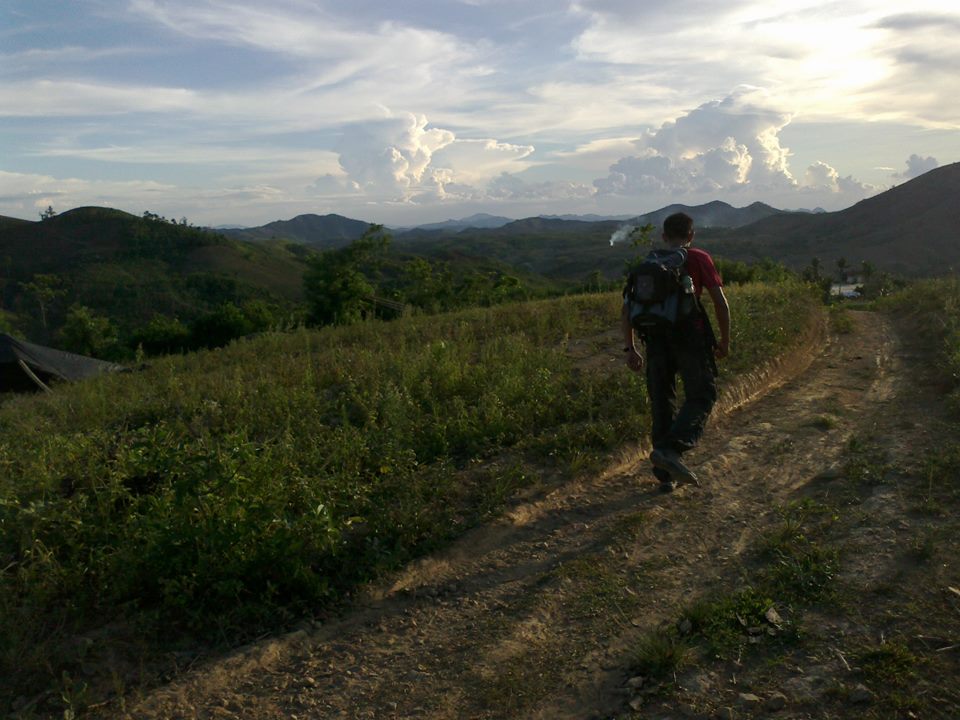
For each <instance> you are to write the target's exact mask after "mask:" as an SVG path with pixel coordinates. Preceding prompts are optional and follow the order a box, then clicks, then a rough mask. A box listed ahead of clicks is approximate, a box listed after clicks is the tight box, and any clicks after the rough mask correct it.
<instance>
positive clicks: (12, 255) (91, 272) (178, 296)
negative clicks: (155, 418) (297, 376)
mask: <svg viewBox="0 0 960 720" xmlns="http://www.w3.org/2000/svg"><path fill="white" fill-rule="evenodd" d="M0 228H2V232H0V259H2V264H0V288H2V293H3V302H4V306H5V307H7V308H20V309H23V310H24V311H25V312H26V309H29V308H32V306H28V305H27V304H26V303H27V298H26V295H25V293H24V290H23V285H22V284H23V283H27V282H30V281H31V280H32V279H33V278H34V277H35V276H36V275H38V274H43V275H53V276H56V278H57V280H58V282H59V287H60V288H61V289H62V291H63V293H64V294H63V296H62V297H61V298H60V299H59V300H58V301H57V303H56V304H57V305H58V306H59V307H60V309H61V311H62V310H63V309H64V308H66V307H68V306H69V305H71V304H73V303H79V304H82V305H85V306H88V307H90V308H92V309H94V310H96V311H98V312H100V313H102V314H104V315H107V316H109V317H111V318H113V319H116V320H119V321H120V322H121V324H122V323H124V322H126V323H131V322H140V321H143V320H146V319H149V318H150V317H152V316H153V315H154V314H156V313H160V314H167V315H178V316H180V317H182V318H189V317H190V316H192V315H195V314H196V313H197V312H200V311H202V310H203V309H205V308H208V307H210V306H211V305H214V306H215V305H216V304H217V303H219V302H222V301H225V300H232V301H234V302H242V301H244V300H246V299H252V298H262V299H266V300H271V301H276V302H294V301H297V300H299V298H300V297H301V295H302V275H303V271H304V267H305V265H304V262H303V254H304V253H303V252H302V249H301V248H296V247H289V246H285V245H283V244H282V243H276V242H274V243H259V244H250V243H245V242H242V241H238V240H232V239H228V238H226V237H224V236H223V235H222V234H218V233H213V232H209V231H205V230H201V229H198V228H194V227H188V226H185V225H180V224H176V223H170V222H166V221H164V220H161V219H156V218H155V219H145V218H139V217H137V216H135V215H131V214H129V213H125V212H122V211H120V210H113V209H108V208H98V207H84V208H76V209H74V210H69V211H67V212H64V213H61V214H60V215H57V216H54V217H52V218H50V219H47V220H44V221H38V222H29V221H19V222H14V223H2V224H0Z"/></svg>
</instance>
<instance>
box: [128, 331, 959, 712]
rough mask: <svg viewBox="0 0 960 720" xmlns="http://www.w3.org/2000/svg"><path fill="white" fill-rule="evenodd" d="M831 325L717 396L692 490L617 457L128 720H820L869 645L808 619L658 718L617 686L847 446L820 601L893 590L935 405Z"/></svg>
mask: <svg viewBox="0 0 960 720" xmlns="http://www.w3.org/2000/svg"><path fill="white" fill-rule="evenodd" d="M850 317H851V318H852V320H853V328H852V331H850V332H848V333H844V334H837V333H834V332H828V335H829V337H828V338H827V339H826V340H825V341H823V342H820V343H819V344H818V350H817V352H816V353H811V354H809V356H802V355H798V356H797V357H796V358H795V359H796V360H797V361H798V363H797V366H794V367H791V368H781V369H782V370H783V371H784V372H786V373H787V374H788V375H790V376H791V377H788V379H786V380H785V381H784V382H782V383H779V384H778V383H772V381H773V380H775V379H776V378H775V377H769V378H761V379H758V382H759V381H761V380H762V381H763V382H764V383H767V385H768V387H767V389H766V390H765V392H764V393H763V394H762V395H761V396H760V397H758V398H757V399H755V400H753V401H751V402H745V400H746V397H745V396H746V395H748V394H749V393H748V392H746V391H744V392H741V393H739V394H738V393H737V392H733V393H728V395H727V400H726V408H725V409H724V411H723V412H720V413H718V414H717V417H716V418H715V419H714V420H713V421H712V424H711V426H710V428H709V430H708V432H707V435H706V436H705V438H704V442H703V443H702V445H701V446H700V447H699V448H698V449H697V450H696V451H695V452H694V453H692V454H691V455H690V456H689V458H690V464H691V466H692V467H693V468H694V469H695V470H696V471H697V472H698V474H699V475H700V476H701V477H702V478H703V479H704V482H703V486H702V487H701V488H695V487H689V486H683V487H681V488H680V489H679V490H678V491H677V492H675V493H673V494H670V495H664V494H661V493H659V492H658V491H657V489H656V485H655V483H654V482H653V480H652V478H651V477H650V476H649V475H648V468H647V464H646V462H645V461H644V460H643V459H642V457H643V455H644V453H645V449H644V448H643V447H640V448H637V449H635V450H633V451H632V452H631V453H630V454H629V456H625V457H624V458H623V460H622V462H620V463H618V464H617V465H616V466H615V467H612V468H610V469H609V470H608V471H607V472H606V473H604V474H603V475H602V476H600V477H594V478H590V479H587V480H582V481H577V482H571V483H569V484H566V485H564V486H562V487H557V488H554V489H552V490H551V491H550V492H548V493H545V494H544V495H542V496H541V497H533V498H527V499H526V500H525V501H523V502H520V503H518V504H517V505H516V506H515V507H512V508H511V509H510V511H509V512H508V513H507V514H506V515H505V516H504V517H503V518H502V519H501V520H500V521H497V522H495V523H492V524H489V525H486V526H484V527H481V528H478V529H476V530H474V531H472V532H471V533H470V534H469V535H467V536H466V537H464V538H463V539H462V540H461V541H459V542H457V543H456V545H454V546H453V547H452V548H451V549H449V551H447V552H444V553H442V554H440V555H437V556H434V557H431V558H429V559H426V560H424V561H422V562H420V563H418V564H416V565H415V566H414V567H411V568H409V569H408V570H407V571H406V572H404V573H403V574H402V575H400V576H399V577H397V578H396V579H395V582H393V583H392V584H391V585H390V586H389V587H383V588H380V589H379V590H378V591H374V593H372V595H371V597H369V598H368V599H366V600H365V601H364V602H363V603H362V605H361V607H358V608H357V609H356V610H354V611H352V612H351V613H350V614H349V615H347V616H346V617H344V618H342V619H340V620H337V621H334V622H329V623H326V624H324V625H322V626H310V627H305V628H304V629H302V630H300V631H298V632H296V633H293V634H291V635H288V636H285V637H282V638H278V639H274V640H268V641H264V642H262V643H259V644H256V645H254V646H251V647H249V648H245V649H244V650H242V651H240V652H237V653H235V654H234V655H233V656H232V657H229V658H225V659H220V660H218V661H216V662H211V663H209V664H208V665H207V666H205V667H201V668H197V669H195V670H193V671H191V672H188V673H186V674H184V675H183V676H181V677H179V678H177V679H176V680H175V681H174V682H173V683H172V684H170V685H169V686H167V687H164V688H161V689H159V690H157V691H154V692H152V693H151V694H150V695H148V696H147V697H144V698H141V699H139V700H138V701H136V702H131V703H130V704H129V705H128V708H127V710H128V716H129V717H135V718H181V717H190V718H192V717H199V718H230V717H238V718H239V717H242V718H301V719H302V718H431V719H440V720H442V719H450V720H454V719H458V720H459V719H463V718H497V719H506V718H543V719H544V720H546V719H549V720H558V719H563V718H569V719H571V720H572V719H576V720H585V719H589V718H609V717H634V716H635V717H665V718H666V717H705V718H709V717H730V718H733V717H753V716H754V713H755V712H756V714H757V716H765V715H764V712H767V711H771V707H772V706H770V705H769V704H768V705H764V706H761V705H756V706H752V705H751V704H750V703H752V702H754V700H753V698H756V700H757V702H760V701H762V700H764V699H769V698H770V697H771V696H774V695H776V697H778V698H780V697H782V698H783V701H782V702H780V701H779V700H778V701H777V707H776V708H773V709H775V710H776V711H777V712H778V713H779V714H778V715H777V716H778V717H791V718H794V717H795V718H800V717H832V715H829V714H823V715H820V714H817V711H814V710H812V709H811V708H812V707H816V706H817V704H818V703H819V702H820V700H822V697H821V696H819V695H817V692H818V690H817V688H818V687H820V686H821V685H822V686H824V687H826V686H827V685H830V684H831V682H832V683H833V685H832V686H833V687H834V688H836V677H839V676H845V675H849V674H850V673H853V672H854V670H855V668H851V667H850V663H849V662H848V660H847V655H845V654H844V651H842V647H843V645H842V643H851V642H853V641H854V640H858V641H859V640H863V641H864V642H866V641H868V640H871V639H872V638H874V637H875V636H876V634H877V633H878V632H880V631H879V630H878V629H877V628H876V627H875V626H874V624H875V623H876V622H878V621H877V619H876V617H873V616H871V615H870V614H869V613H863V614H862V616H861V617H859V618H858V619H857V620H852V619H850V618H849V617H848V618H842V619H841V618H837V617H814V616H813V615H812V614H810V613H808V615H807V616H806V617H805V618H802V619H801V621H802V622H803V623H805V624H806V625H807V626H808V628H811V635H812V636H813V639H812V640H811V641H810V642H811V643H812V644H811V645H808V646H806V648H805V650H804V653H805V654H804V655H803V657H802V658H799V659H796V660H795V662H794V663H793V664H791V663H783V664H781V665H779V666H777V667H776V668H775V669H771V668H766V669H763V668H759V667H752V666H751V665H750V664H749V663H746V664H742V663H734V664H733V665H731V664H730V663H729V662H727V663H720V662H716V663H709V662H704V663H701V664H700V665H699V666H698V667H695V668H693V669H691V670H690V672H689V673H687V674H686V675H685V676H683V677H679V678H677V679H676V680H677V689H675V690H674V692H673V693H672V694H671V695H670V696H669V697H668V698H663V697H660V696H657V695H652V696H651V697H650V698H649V699H646V698H645V697H644V696H643V695H642V693H640V690H639V687H640V686H639V682H640V681H634V682H633V683H630V680H631V674H632V673H631V669H630V668H631V663H632V662H633V658H634V656H635V653H636V647H637V643H638V642H639V641H640V639H641V638H642V637H644V636H645V635H647V634H649V632H650V631H651V630H653V629H655V628H657V627H658V626H660V625H661V624H662V623H670V622H673V621H674V620H675V619H676V618H677V617H678V613H679V610H680V608H682V607H683V606H685V605H687V604H689V603H690V602H691V601H693V600H695V599H697V598H700V597H704V596H706V595H708V594H710V593H717V592H725V591H726V592H732V591H734V590H736V589H737V588H738V587H739V585H740V583H741V582H742V581H743V580H742V578H743V575H744V567H745V565H746V564H747V563H748V562H749V560H748V559H747V557H746V553H747V551H748V549H749V548H750V547H751V546H752V545H753V544H754V543H755V541H756V540H757V538H758V537H760V536H761V535H762V534H763V533H764V532H767V531H769V529H770V528H772V527H774V525H775V524H776V523H777V522H779V521H780V519H781V518H780V515H779V514H778V512H777V507H778V506H780V505H783V504H784V503H788V502H790V501H792V500H797V499H798V498H802V497H810V496H814V495H815V496H817V497H819V498H824V497H830V496H831V493H833V494H834V495H837V493H839V492H840V491H839V488H840V485H841V484H842V483H843V482H844V477H843V469H842V468H843V466H844V462H845V457H846V455H845V454H846V453H848V452H849V447H850V441H851V439H852V438H860V439H865V440H864V441H867V440H869V441H870V442H875V443H878V444H880V445H882V446H883V448H884V452H885V453H886V456H885V457H886V458H887V460H886V461H885V467H886V468H887V473H888V475H889V477H887V478H886V479H884V478H880V479H878V481H877V483H876V485H875V486H874V487H872V488H871V489H870V490H869V492H865V493H860V494H859V495H857V497H856V498H854V499H850V497H847V496H844V497H845V500H844V503H846V504H845V508H848V509H849V513H847V512H846V511H845V516H846V518H847V519H848V520H849V522H848V525H849V527H847V529H846V530H844V531H843V533H842V534H841V536H839V537H840V538H841V540H840V542H842V544H843V546H844V548H845V549H846V550H851V549H853V550H858V549H859V551H857V552H846V551H845V552H844V555H843V557H844V558H845V559H844V564H843V569H842V571H841V573H840V577H839V578H838V582H840V583H843V584H844V587H845V588H847V589H848V590H851V591H852V592H855V593H864V594H865V596H869V594H870V593H871V592H872V591H873V589H874V588H875V587H876V586H878V585H879V584H882V583H884V582H888V581H889V580H890V578H891V577H894V576H895V575H896V573H902V572H904V569H903V567H902V563H903V557H902V555H901V554H900V553H898V552H897V551H896V549H897V548H898V547H900V545H901V543H902V542H903V541H904V538H905V537H906V536H908V535H910V534H911V533H913V532H914V531H917V532H919V530H920V524H921V523H920V522H919V521H917V522H914V521H912V520H911V519H910V514H909V508H908V507H906V505H905V504H907V503H908V500H906V499H905V498H904V494H903V493H902V492H899V490H897V488H899V487H900V486H899V485H898V483H900V482H906V481H907V480H906V478H908V476H910V475H911V473H915V471H916V467H917V462H918V461H917V453H918V452H919V450H918V449H922V448H923V447H926V446H928V445H930V444H931V443H932V442H933V441H934V436H935V434H936V432H937V427H939V425H938V424H939V423H940V422H941V421H942V420H941V418H940V417H939V415H938V413H939V410H937V409H936V408H937V407H938V404H937V403H938V401H937V399H936V398H937V390H938V389H937V387H936V386H935V385H934V384H932V383H928V382H925V381H923V380H922V378H923V375H922V373H920V374H917V373H918V372H919V371H917V369H916V368H915V367H914V366H915V365H917V363H918V358H916V357H914V356H912V355H911V353H910V352H909V351H908V349H907V347H908V346H907V345H905V343H904V342H903V340H902V339H901V336H900V335H899V334H898V333H897V332H895V330H894V328H893V326H892V325H891V322H890V321H889V320H888V319H886V318H885V317H884V316H882V315H879V314H873V313H850ZM615 360H616V361H617V362H620V358H615ZM611 362H612V360H611ZM905 368H909V369H910V372H906V371H905ZM917 378H921V381H919V382H918V380H917ZM771 383H772V387H771ZM754 389H756V388H755V387H754ZM735 405H742V407H740V408H739V409H737V408H733V407H732V406H735ZM891 468H893V469H892V470H891ZM891 488H894V489H891ZM854 504H855V505H856V507H855V508H854ZM871 504H872V505H871ZM864 508H866V509H867V510H869V513H868V512H866V511H865V510H864ZM864 518H869V522H868V521H866V520H864ZM933 522H936V521H935V520H930V521H929V522H927V521H926V520H924V521H923V523H922V524H923V529H924V532H930V528H931V527H933V526H932V525H930V523H933ZM954 557H955V555H954ZM934 573H935V575H936V577H935V578H934V584H935V585H937V586H938V587H937V589H936V592H937V593H940V592H941V588H940V586H942V587H947V586H950V585H951V584H952V585H953V586H954V587H955V586H957V585H960V583H958V582H957V566H956V564H955V563H954V561H953V560H952V559H949V558H948V559H945V561H944V563H942V567H941V563H939V562H938V563H937V568H936V569H935V570H934ZM932 592H933V590H932ZM937 599H938V600H942V597H941V596H940V595H938V596H937ZM878 607H879V606H878ZM948 609H949V608H948ZM954 630H956V628H951V629H950V631H951V632H953V631H954ZM818 633H819V634H820V635H822V642H821V643H820V645H822V646H823V651H822V653H821V652H820V650H819V649H818V648H820V645H818V644H817V639H816V638H817V636H818ZM861 636H862V637H861ZM828 647H829V648H832V649H836V650H837V652H836V653H833V652H832V650H831V651H828V650H827V649H826V648H828ZM835 676H836V677H835ZM850 677H851V680H850V683H849V685H850V687H854V686H856V683H854V682H853V680H854V678H853V676H850ZM820 680H822V681H823V682H819V681H820ZM818 683H819V684H818ZM841 687H846V686H845V685H843V681H842V679H841ZM798 688H799V689H798ZM823 692H826V690H823ZM866 692H867V693H868V695H867V696H866V699H865V700H864V702H870V699H871V698H870V695H869V691H866ZM944 692H945V693H947V694H949V693H948V691H944ZM745 697H746V698H747V699H744V698H745ZM949 700H950V698H949V697H947V698H946V699H945V700H944V702H947V701H949ZM631 703H632V705H631ZM761 707H764V708H766V710H764V711H763V712H761V710H760V709H758V708H761ZM632 713H636V714H635V715H633V714H632ZM723 713H726V714H723Z"/></svg>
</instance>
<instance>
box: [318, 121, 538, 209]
mask: <svg viewBox="0 0 960 720" xmlns="http://www.w3.org/2000/svg"><path fill="white" fill-rule="evenodd" d="M337 150H338V152H339V154H340V166H341V168H342V170H343V174H344V178H345V179H346V180H347V181H349V182H351V183H354V184H355V186H356V187H358V188H360V189H361V190H362V191H363V192H364V193H365V194H366V195H367V196H369V197H371V198H381V199H388V200H392V201H401V202H414V203H428V202H442V201H451V200H481V199H483V198H484V197H485V196H486V195H485V193H484V192H483V191H482V190H479V189H478V188H480V187H482V186H483V185H484V184H485V183H487V182H488V181H489V180H490V178H492V177H495V176H497V175H499V174H501V173H506V172H507V171H508V170H509V171H520V170H523V169H525V168H526V167H527V166H528V163H527V162H526V159H527V158H528V157H529V156H530V155H531V154H532V153H533V151H534V148H533V146H532V145H516V144H512V143H504V142H499V141H497V140H494V139H484V140H473V139H464V140H459V139H457V138H456V136H455V135H454V133H453V132H452V131H450V130H445V129H442V128H436V127H429V123H428V121H427V118H426V116H424V115H416V114H412V113H404V114H400V115H397V116H396V117H388V118H384V119H382V120H377V121H370V122H365V123H356V124H353V125H350V126H348V127H347V128H345V130H344V132H343V135H342V138H341V140H340V142H339V143H338V146H337Z"/></svg>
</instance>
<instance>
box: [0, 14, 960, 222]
mask: <svg viewBox="0 0 960 720" xmlns="http://www.w3.org/2000/svg"><path fill="white" fill-rule="evenodd" d="M958 67H960V5H958V4H957V3H956V2H955V0H915V2H912V3H910V4H909V5H907V6H905V5H904V4H903V3H902V2H893V1H892V0H864V1H860V0H844V1H840V2H825V1H813V0H793V1H792V2H779V1H776V0H775V1H773V2H771V1H769V0H767V1H766V2H758V1H756V0H731V1H730V2H726V3H711V2H704V0H670V2H667V1H666V0H649V1H646V0H524V1H523V2H518V1H516V0H404V2H387V1H386V0H352V1H351V2H349V3H342V2H333V1H332V0H272V2H270V3H264V2H260V1H259V0H0V214H2V215H9V216H14V217H21V218H26V219H31V220H35V219H37V218H38V215H39V212H40V211H42V210H43V209H45V208H46V207H47V206H48V205H52V206H53V207H54V209H55V210H57V211H62V210H67V209H70V208H72V207H77V206H81V205H104V206H109V207H116V208H119V209H122V210H127V211H129V212H133V213H135V214H141V213H142V212H143V211H144V210H150V211H152V212H156V213H159V214H161V215H166V216H169V217H176V218H180V217H184V216H186V217H187V218H189V219H190V220H191V221H192V222H194V223H197V224H210V225H218V224H242V225H261V224H264V223H267V222H270V221H273V220H277V219H287V218H290V217H293V216H295V215H298V214H301V213H308V212H312V213H318V214H325V213H330V212H335V213H339V214H342V215H347V216H349V217H354V218H357V219H361V220H367V221H372V222H383V223H386V224H395V225H408V224H414V223H418V222H433V221H437V220H443V219H446V218H457V217H463V216H466V215H469V214H472V213H475V212H488V213H492V214H497V215H505V216H508V217H528V216H531V215H538V214H566V213H581V214H582V213H597V214H602V215H626V214H638V213H642V212H647V211H651V210H655V209H657V208H659V207H662V206H664V205H667V204H669V203H673V202H681V203H686V204H691V205H695V204H700V203H705V202H709V201H711V200H724V201H726V202H729V203H731V204H732V205H735V206H738V207H740V206H744V205H748V204H750V203H752V202H754V201H757V200H759V201H762V202H766V203H768V204H771V205H774V206H776V207H780V208H786V209H793V208H814V207H818V206H819V207H823V208H825V209H828V210H837V209H842V208H845V207H848V206H850V205H852V204H853V203H855V202H857V201H858V200H861V199H863V198H865V197H869V196H870V195H873V194H876V193H877V192H881V191H883V190H885V189H887V188H889V187H890V186H892V185H894V184H898V183H901V182H904V181H905V180H907V179H909V178H911V177H914V176H916V175H917V174H920V173H922V172H925V171H927V170H930V169H932V168H933V167H936V166H938V165H945V164H949V163H953V162H957V161H960V73H957V71H956V69H957V68H958Z"/></svg>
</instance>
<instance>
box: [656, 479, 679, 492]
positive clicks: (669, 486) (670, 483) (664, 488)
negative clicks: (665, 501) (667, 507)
mask: <svg viewBox="0 0 960 720" xmlns="http://www.w3.org/2000/svg"><path fill="white" fill-rule="evenodd" d="M676 489H677V481H676V480H674V479H673V478H670V479H669V480H661V481H660V492H662V493H671V492H673V491H674V490H676Z"/></svg>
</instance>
